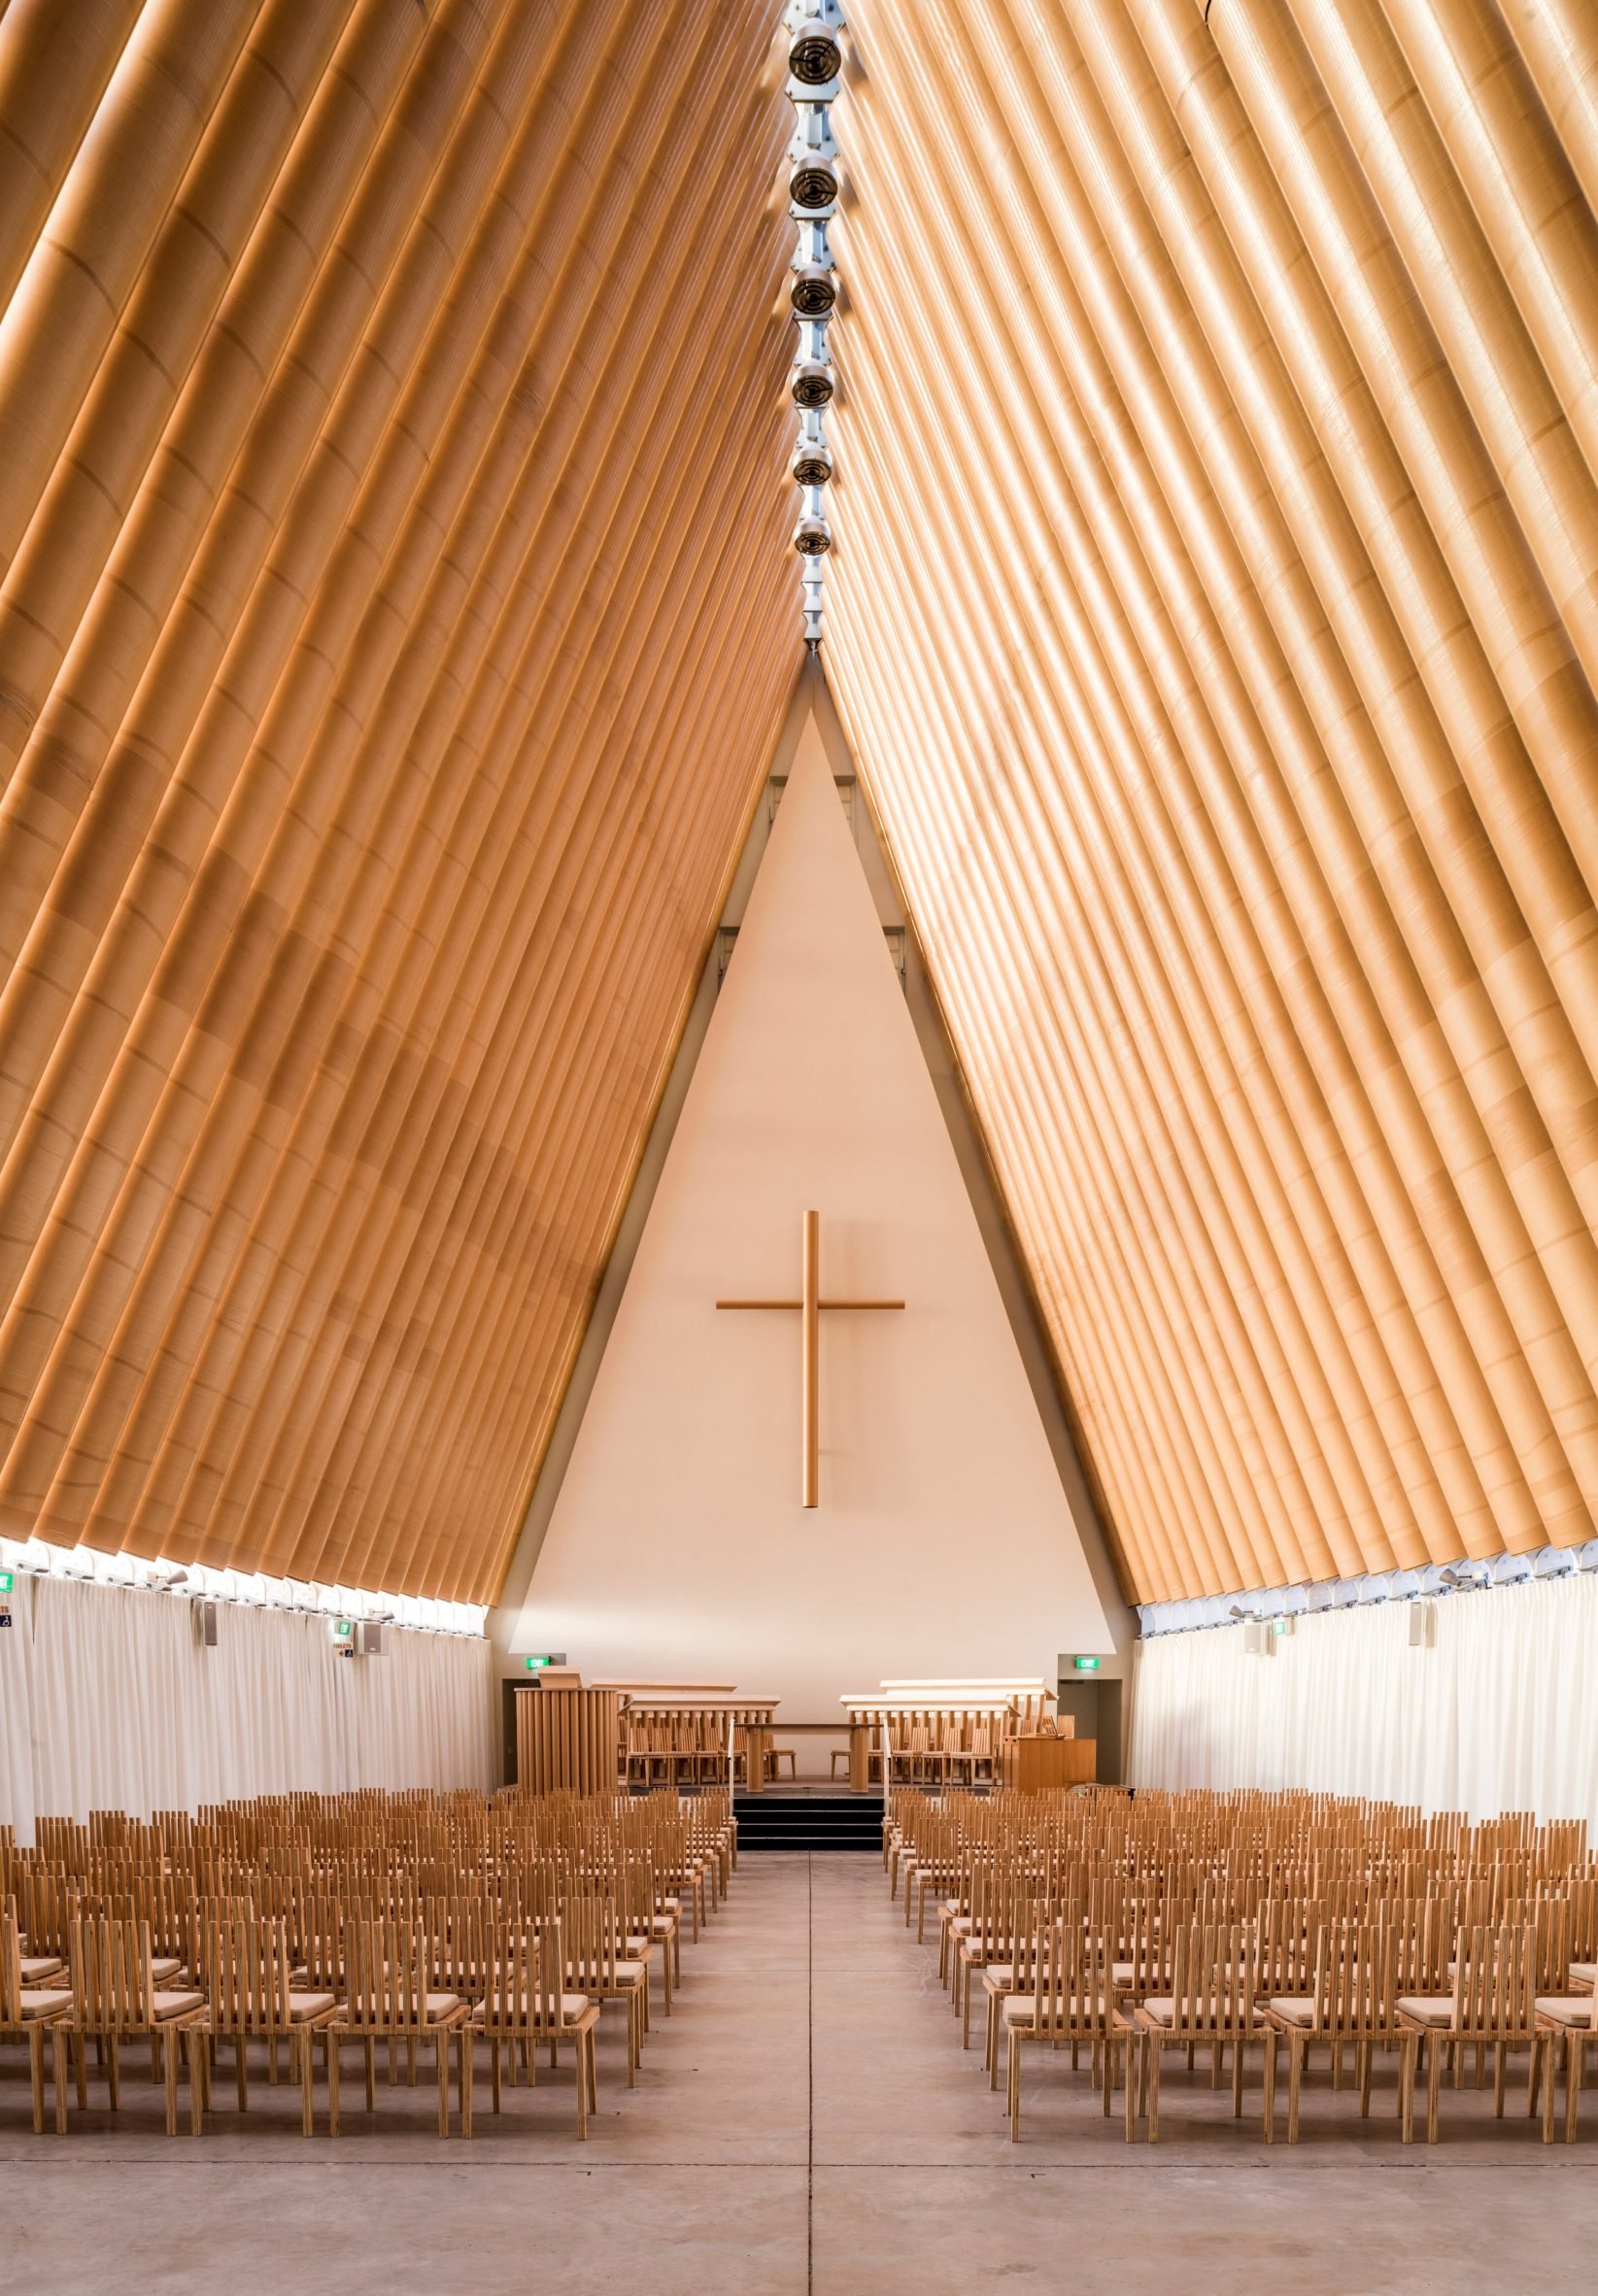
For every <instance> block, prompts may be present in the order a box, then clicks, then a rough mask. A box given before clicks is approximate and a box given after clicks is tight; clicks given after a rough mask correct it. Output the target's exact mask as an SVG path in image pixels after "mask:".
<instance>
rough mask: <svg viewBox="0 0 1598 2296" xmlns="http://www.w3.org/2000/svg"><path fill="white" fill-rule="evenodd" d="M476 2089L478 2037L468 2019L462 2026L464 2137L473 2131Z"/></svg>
mask: <svg viewBox="0 0 1598 2296" xmlns="http://www.w3.org/2000/svg"><path fill="white" fill-rule="evenodd" d="M476 2090H477V2037H476V2035H475V2034H474V2033H473V2032H472V2029H471V2022H470V2020H469V2019H468V2020H467V2022H466V2023H465V2024H464V2025H462V2026H461V2028H460V2134H461V2135H462V2136H463V2137H469V2136H470V2135H471V2133H472V2106H473V2104H474V2103H475V2102H476Z"/></svg>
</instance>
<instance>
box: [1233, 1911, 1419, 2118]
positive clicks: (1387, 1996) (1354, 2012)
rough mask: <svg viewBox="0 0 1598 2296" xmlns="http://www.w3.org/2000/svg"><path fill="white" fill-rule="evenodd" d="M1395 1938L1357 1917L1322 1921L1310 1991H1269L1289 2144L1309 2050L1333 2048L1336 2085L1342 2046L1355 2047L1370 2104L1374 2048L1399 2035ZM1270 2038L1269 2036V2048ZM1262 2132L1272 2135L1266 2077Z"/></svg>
mask: <svg viewBox="0 0 1598 2296" xmlns="http://www.w3.org/2000/svg"><path fill="white" fill-rule="evenodd" d="M1396 1944H1397V1941H1396V1938H1395V1936H1394V1933H1393V1931H1392V1930H1391V1929H1388V1928H1385V1927H1382V1926H1380V1925H1377V1926H1372V1925H1371V1924H1370V1923H1357V1922H1336V1923H1331V1922H1321V1923H1320V1924H1318V1926H1317V1930H1316V1935H1315V1945H1314V1955H1315V1962H1314V1971H1313V1975H1312V1978H1311V1981H1310V1985H1309V1991H1308V1993H1286V1994H1271V1995H1269V1996H1268V1997H1267V1998H1266V2000H1265V2002H1264V2004H1263V2013H1264V2016H1265V2020H1266V2023H1267V2025H1268V2026H1269V2027H1270V2028H1272V2030H1273V2032H1274V2033H1276V2034H1280V2035H1282V2036H1283V2037H1284V2038H1285V2040H1286V2043H1287V2142H1288V2144H1297V2143H1298V2141H1299V2100H1300V2095H1301V2092H1302V2087H1303V2081H1304V2067H1305V2062H1306V2060H1307V2058H1308V2057H1309V2051H1310V2049H1311V2048H1312V2047H1313V2046H1314V2045H1315V2044H1316V2043H1321V2042H1324V2043H1327V2044H1328V2046H1329V2048H1330V2050H1331V2054H1332V2068H1333V2085H1334V2087H1336V2086H1338V2085H1340V2083H1341V2077H1342V2069H1343V2050H1344V2048H1345V2047H1347V2046H1349V2045H1350V2044H1351V2045H1352V2047H1353V2050H1354V2063H1355V2070H1356V2072H1357V2074H1358V2077H1359V2109H1360V2111H1361V2113H1362V2114H1369V2112H1370V2110H1371V2072H1372V2062H1373V2058H1374V2055H1375V2051H1376V2049H1377V2047H1378V2046H1387V2045H1390V2044H1391V2043H1393V2042H1394V2041H1396V2040H1397V2039H1398V2037H1399V2026H1398V2021H1397V2014H1396V2008H1395V2002H1396V1994H1395V1980H1394V1973H1395V1970H1396V1968H1397V1951H1396ZM1267 2047H1268V2049H1271V2050H1272V2051H1273V2052H1274V2050H1275V2043H1274V2042H1271V2041H1268V2043H1267ZM1264 2089H1265V2097H1264V2113H1263V2121H1264V2132H1265V2141H1266V2143H1267V2144H1273V2143H1274V2142H1275V2115H1274V2111H1273V2105H1274V2098H1275V2078H1274V2077H1272V2076H1269V2075H1268V2077H1267V2078H1266V2081H1265V2083H1264Z"/></svg>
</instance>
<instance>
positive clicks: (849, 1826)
mask: <svg viewBox="0 0 1598 2296" xmlns="http://www.w3.org/2000/svg"><path fill="white" fill-rule="evenodd" d="M735 1807H736V1813H737V1820H738V1848H739V1850H740V1851H742V1850H745V1849H747V1850H752V1851H755V1852H757V1853H758V1852H759V1851H761V1850H783V1849H788V1850H822V1851H830V1850H836V1851H842V1852H845V1853H848V1854H850V1855H853V1856H857V1857H858V1856H860V1855H861V1854H863V1853H865V1852H867V1851H869V1852H876V1851H880V1849H881V1847H882V1801H881V1798H880V1796H877V1795H866V1794H755V1795H744V1794H740V1795H739V1796H738V1799H737V1803H736V1805H735Z"/></svg>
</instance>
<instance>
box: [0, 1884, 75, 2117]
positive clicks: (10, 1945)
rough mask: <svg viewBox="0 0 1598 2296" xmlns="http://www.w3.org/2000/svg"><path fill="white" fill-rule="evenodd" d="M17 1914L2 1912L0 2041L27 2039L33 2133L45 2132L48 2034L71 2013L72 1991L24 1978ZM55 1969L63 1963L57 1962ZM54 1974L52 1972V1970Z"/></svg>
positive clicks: (59, 2071)
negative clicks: (65, 1991) (31, 1982)
mask: <svg viewBox="0 0 1598 2296" xmlns="http://www.w3.org/2000/svg"><path fill="white" fill-rule="evenodd" d="M18 1940H19V1932H18V1930H17V1917H16V1915H15V1914H13V1913H6V1914H3V1915H0V2041H17V2040H25V2041H26V2043H27V2044H28V2074H29V2077H30V2079H31V2082H32V2088H33V2133H34V2135H35V2136H36V2137H42V2136H43V2135H44V2133H45V2035H46V2034H47V2033H48V2032H51V2031H52V2030H53V2029H54V2028H55V2027H57V2026H58V2025H61V2024H62V2023H63V2022H64V2020H66V2019H67V2018H69V2017H70V2016H71V2014H72V1995H71V1994H70V1993H63V1992H60V1991H58V1990H53V1989H52V1990H48V1991H47V1990H46V1989H45V1988H44V1987H42V1986H37V1985H29V1984H26V1983H24V1981H23V1974H22V1971H23V1963H22V1951H21V1946H20V1943H19V1941H18ZM55 1966H56V1969H59V1967H60V1964H59V1963H58V1962H57V1963H56V1965H55ZM52 1974H53V1973H52ZM63 2077H64V2068H63V2067H62V2065H61V2063H60V2060H59V2058H57V2060H56V2064H55V2080H56V2119H57V2124H59V2120H60V2114H61V2110H62V2101H61V2095H60V2083H61V2081H62V2079H63Z"/></svg>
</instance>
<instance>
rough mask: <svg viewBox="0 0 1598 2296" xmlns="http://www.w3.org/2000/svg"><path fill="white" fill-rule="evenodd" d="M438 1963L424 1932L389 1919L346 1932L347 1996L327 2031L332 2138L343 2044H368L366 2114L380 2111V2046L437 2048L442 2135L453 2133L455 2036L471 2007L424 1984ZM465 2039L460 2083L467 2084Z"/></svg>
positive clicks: (361, 1922) (363, 1922) (360, 1922)
mask: <svg viewBox="0 0 1598 2296" xmlns="http://www.w3.org/2000/svg"><path fill="white" fill-rule="evenodd" d="M432 1958H433V1954H432V1952H431V1951H430V1949H429V1947H428V1946H427V1944H426V1943H425V1941H424V1939H423V1937H422V1935H421V1932H420V1931H419V1930H417V1929H413V1928H411V1927H410V1926H409V1925H408V1924H406V1923H402V1922H398V1921H391V1920H376V1921H374V1920H369V1919H364V1918H362V1919H357V1920H353V1921H347V1922H346V1923H345V1928H344V1978H345V1997H344V2000H343V2001H342V2002H341V2003H340V2004H339V2006H338V2009H337V2013H336V2015H334V2016H333V2017H331V2018H330V2019H329V2020H328V2021H327V2023H326V2025H325V2026H324V2027H323V2031H324V2032H325V2034H326V2037H327V2133H328V2135H329V2136H332V2137H336V2136H337V2135H338V2133H339V2052H340V2050H341V2048H342V2046H343V2044H344V2043H345V2042H346V2041H358V2042H360V2043H363V2045H364V2052H365V2060H366V2110H367V2111H368V2112H375V2111H376V2110H377V2063H376V2053H375V2052H376V2046H377V2043H378V2042H379V2041H389V2042H390V2043H393V2042H396V2041H400V2040H404V2041H408V2042H412V2043H415V2042H417V2041H420V2040H428V2041H431V2043H433V2049H434V2055H435V2058H436V2061H437V2067H438V2133H439V2135H440V2136H441V2137H447V2136H448V2135H449V2133H450V2037H451V2035H452V2034H455V2033H458V2032H459V2030H460V2028H461V2027H462V2026H463V2025H464V2024H465V2022H466V2018H467V2015H468V2013H469V2007H470V2005H469V2004H468V2003H466V2002H463V2001H462V2000H461V1999H460V1998H459V1995H458V1994H455V1993H449V1992H444V1991H436V1990H433V1989H432V1988H430V1987H429V1985H428V1983H427V1971H428V1965H429V1963H430V1961H431V1960H432ZM468 2045H469V2044H468V2043H466V2042H465V2040H464V2039H462V2041H461V2043H460V2051H461V2058H460V2062H461V2075H460V2077H461V2082H462V2084H464V2080H465V2070H464V2068H465V2052H466V2049H467V2047H468Z"/></svg>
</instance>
